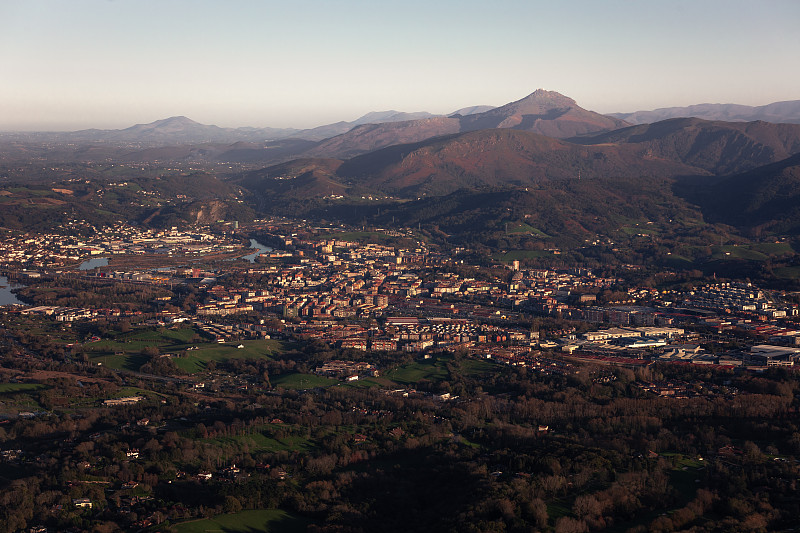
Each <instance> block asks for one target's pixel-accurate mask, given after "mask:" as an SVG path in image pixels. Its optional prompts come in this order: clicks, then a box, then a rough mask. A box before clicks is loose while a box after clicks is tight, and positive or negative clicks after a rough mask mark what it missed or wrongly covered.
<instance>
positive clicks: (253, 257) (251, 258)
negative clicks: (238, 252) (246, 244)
mask: <svg viewBox="0 0 800 533" xmlns="http://www.w3.org/2000/svg"><path fill="white" fill-rule="evenodd" d="M250 248H255V250H256V251H255V252H253V253H252V254H250V255H246V256H244V257H242V259H247V260H248V261H250V262H251V263H255V262H256V257H258V256H259V255H261V254H263V253H265V252H271V251H272V248H270V247H269V246H264V245H263V244H261V243H260V242H258V241H257V240H255V239H250Z"/></svg>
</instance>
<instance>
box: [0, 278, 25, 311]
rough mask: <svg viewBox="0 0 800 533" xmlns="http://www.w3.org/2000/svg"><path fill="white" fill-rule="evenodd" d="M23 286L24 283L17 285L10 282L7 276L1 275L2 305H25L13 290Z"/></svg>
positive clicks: (0, 291) (0, 297)
mask: <svg viewBox="0 0 800 533" xmlns="http://www.w3.org/2000/svg"><path fill="white" fill-rule="evenodd" d="M21 286H22V285H17V284H16V283H9V282H8V278H7V277H5V276H0V305H11V304H18V305H25V304H23V303H22V302H20V301H19V300H17V297H16V296H14V293H13V292H11V289H16V288H18V287H21Z"/></svg>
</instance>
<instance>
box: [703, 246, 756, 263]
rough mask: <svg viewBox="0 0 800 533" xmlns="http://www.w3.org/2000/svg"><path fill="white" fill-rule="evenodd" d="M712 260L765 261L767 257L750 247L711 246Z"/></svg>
mask: <svg viewBox="0 0 800 533" xmlns="http://www.w3.org/2000/svg"><path fill="white" fill-rule="evenodd" d="M711 257H712V258H713V259H745V260H747V261H766V260H767V256H766V255H765V254H763V253H761V252H759V251H757V250H754V249H753V248H752V247H750V246H732V245H726V246H712V247H711Z"/></svg>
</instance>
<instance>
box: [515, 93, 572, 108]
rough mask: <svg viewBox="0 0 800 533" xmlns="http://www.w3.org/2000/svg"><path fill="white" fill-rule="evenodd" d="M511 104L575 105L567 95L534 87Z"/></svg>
mask: <svg viewBox="0 0 800 533" xmlns="http://www.w3.org/2000/svg"><path fill="white" fill-rule="evenodd" d="M512 104H535V105H542V106H552V107H572V106H575V105H577V104H576V103H575V100H573V99H572V98H570V97H568V96H564V95H563V94H561V93H557V92H555V91H546V90H544V89H536V90H535V91H533V92H532V93H531V94H529V95H528V96H526V97H525V98H523V99H521V100H517V101H516V102H512Z"/></svg>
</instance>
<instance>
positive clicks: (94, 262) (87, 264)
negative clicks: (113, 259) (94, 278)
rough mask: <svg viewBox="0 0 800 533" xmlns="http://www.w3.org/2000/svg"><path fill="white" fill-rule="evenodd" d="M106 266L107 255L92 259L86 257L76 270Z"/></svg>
mask: <svg viewBox="0 0 800 533" xmlns="http://www.w3.org/2000/svg"><path fill="white" fill-rule="evenodd" d="M107 266H108V257H94V258H92V259H87V260H86V261H84V262H83V263H81V264H80V266H79V267H78V270H92V269H93V268H97V267H107Z"/></svg>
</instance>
